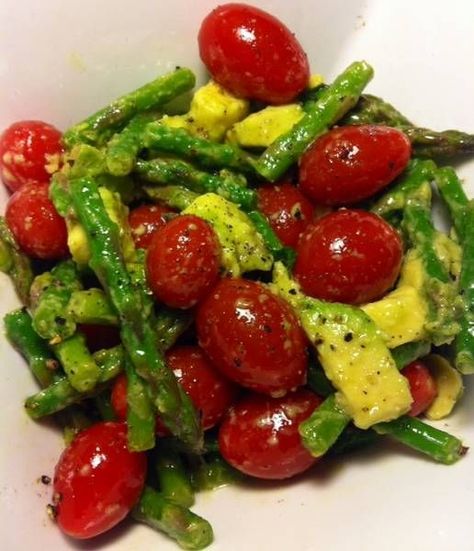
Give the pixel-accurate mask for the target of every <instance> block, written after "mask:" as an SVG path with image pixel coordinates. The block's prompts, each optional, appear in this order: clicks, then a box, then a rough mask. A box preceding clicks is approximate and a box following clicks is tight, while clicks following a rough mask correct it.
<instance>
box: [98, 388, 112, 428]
mask: <svg viewBox="0 0 474 551" xmlns="http://www.w3.org/2000/svg"><path fill="white" fill-rule="evenodd" d="M110 398H111V397H110V389H108V388H106V389H104V390H103V391H102V392H101V393H100V394H97V396H95V397H94V405H95V407H96V408H97V411H98V413H99V415H100V418H101V419H102V420H103V421H116V420H117V416H116V415H115V411H114V408H113V406H112V402H111V399H110Z"/></svg>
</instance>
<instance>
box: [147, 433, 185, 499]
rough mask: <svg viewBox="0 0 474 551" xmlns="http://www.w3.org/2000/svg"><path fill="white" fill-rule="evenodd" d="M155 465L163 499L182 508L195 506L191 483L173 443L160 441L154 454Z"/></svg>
mask: <svg viewBox="0 0 474 551" xmlns="http://www.w3.org/2000/svg"><path fill="white" fill-rule="evenodd" d="M153 464H154V467H155V472H156V475H157V478H158V483H159V487H160V492H161V494H162V495H163V497H164V498H166V499H169V500H170V501H172V502H173V503H176V504H177V505H181V506H182V507H191V506H192V505H194V490H193V488H192V486H191V481H190V479H189V476H188V474H187V472H186V469H185V467H184V463H183V460H182V459H181V456H180V454H179V452H178V451H177V450H176V448H175V447H174V446H173V443H172V441H169V440H160V445H159V446H158V447H157V449H156V450H155V453H154V454H153Z"/></svg>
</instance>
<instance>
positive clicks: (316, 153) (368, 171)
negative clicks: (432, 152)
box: [299, 125, 411, 205]
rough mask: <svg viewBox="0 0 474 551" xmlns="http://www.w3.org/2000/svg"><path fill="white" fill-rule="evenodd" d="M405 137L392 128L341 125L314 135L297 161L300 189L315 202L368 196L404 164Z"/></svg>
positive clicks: (346, 202)
mask: <svg viewBox="0 0 474 551" xmlns="http://www.w3.org/2000/svg"><path fill="white" fill-rule="evenodd" d="M410 155H411V145H410V141H409V140H408V138H407V137H406V136H405V134H403V132H400V130H396V129H395V128H389V127H387V126H376V125H361V126H341V127H340V128H335V129H333V130H331V131H329V132H327V133H326V134H323V135H322V136H321V137H320V138H318V139H317V140H316V141H315V142H314V143H313V145H312V146H311V147H310V148H309V149H308V150H307V151H306V153H305V154H304V155H303V156H302V158H301V161H300V170H299V185H300V188H301V191H302V192H303V193H304V194H305V195H307V196H308V197H309V198H310V199H311V200H313V201H314V202H315V203H321V204H325V205H350V204H353V203H357V202H358V201H361V200H362V199H367V198H368V197H371V196H372V195H374V194H375V193H377V192H378V191H380V190H381V189H383V188H384V187H386V186H387V185H388V184H389V183H390V182H392V181H393V180H394V179H395V178H396V177H397V176H398V175H399V174H400V173H401V172H402V171H403V170H404V169H405V168H406V166H407V164H408V161H409V160H410Z"/></svg>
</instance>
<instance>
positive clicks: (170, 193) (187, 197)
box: [143, 186, 199, 211]
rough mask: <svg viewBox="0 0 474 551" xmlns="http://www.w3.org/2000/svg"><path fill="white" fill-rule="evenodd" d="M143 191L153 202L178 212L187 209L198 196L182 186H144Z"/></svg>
mask: <svg viewBox="0 0 474 551" xmlns="http://www.w3.org/2000/svg"><path fill="white" fill-rule="evenodd" d="M143 190H144V191H145V193H146V194H147V195H148V197H149V198H150V199H152V200H153V201H158V202H159V203H164V204H165V205H168V206H169V207H171V208H172V209H177V210H179V211H181V210H184V209H185V208H187V207H189V205H190V204H191V203H192V202H193V201H194V200H195V199H196V198H197V197H198V196H199V195H198V194H197V193H195V192H194V191H191V190H190V189H186V188H185V187H182V186H160V187H158V186H144V188H143Z"/></svg>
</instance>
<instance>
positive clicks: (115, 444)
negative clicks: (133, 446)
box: [53, 422, 147, 539]
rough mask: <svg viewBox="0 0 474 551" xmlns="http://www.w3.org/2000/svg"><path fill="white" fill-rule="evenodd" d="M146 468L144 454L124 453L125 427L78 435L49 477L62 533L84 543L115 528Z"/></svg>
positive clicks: (139, 488) (101, 427) (93, 429)
mask: <svg viewBox="0 0 474 551" xmlns="http://www.w3.org/2000/svg"><path fill="white" fill-rule="evenodd" d="M146 465H147V461H146V455H145V454H144V453H136V452H130V451H128V448H127V426H126V424H125V423H115V422H107V423H97V424H96V425H93V426H92V427H90V428H88V429H85V430H84V431H82V432H80V433H79V434H78V436H76V438H75V439H74V440H73V441H72V443H71V444H70V445H69V446H68V447H67V448H66V449H65V450H64V452H63V454H62V455H61V457H60V459H59V462H58V464H57V465H56V471H55V475H54V495H53V503H54V505H55V506H56V512H57V516H56V520H57V523H58V525H59V527H60V528H61V530H62V531H63V532H64V533H65V534H67V535H68V536H71V537H73V538H78V539H85V538H92V537H94V536H97V535H98V534H102V533H103V532H106V531H107V530H110V528H112V527H113V526H115V525H116V524H118V523H119V522H120V521H121V520H123V519H124V518H125V516H126V515H127V514H128V512H129V511H130V509H131V508H132V507H133V506H134V505H135V503H136V502H137V501H138V498H139V497H140V494H141V492H142V489H143V485H144V483H145V475H146Z"/></svg>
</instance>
